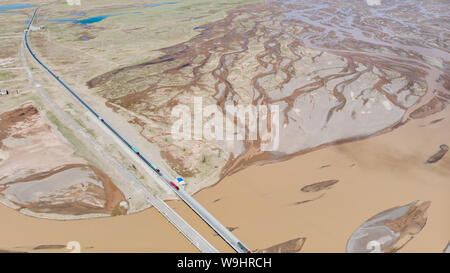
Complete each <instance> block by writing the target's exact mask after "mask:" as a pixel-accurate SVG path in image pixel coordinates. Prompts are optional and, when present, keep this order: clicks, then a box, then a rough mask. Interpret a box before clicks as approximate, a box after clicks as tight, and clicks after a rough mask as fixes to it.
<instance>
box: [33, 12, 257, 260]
mask: <svg viewBox="0 0 450 273" xmlns="http://www.w3.org/2000/svg"><path fill="white" fill-rule="evenodd" d="M38 10H39V8H37V9H36V10H35V11H34V13H33V16H32V18H31V19H30V21H29V23H28V26H27V28H26V30H25V34H24V39H25V45H26V47H27V49H28V51H29V52H30V54H31V55H32V56H33V58H34V59H35V60H36V61H37V62H38V63H39V64H40V65H41V66H42V67H43V68H44V69H45V70H46V71H47V72H48V73H50V75H52V76H53V77H54V78H55V79H56V80H57V81H58V82H59V83H60V84H61V85H62V86H64V87H65V88H66V90H67V91H69V92H70V93H71V94H72V95H73V96H74V97H75V98H76V99H77V100H78V101H79V102H80V103H81V104H82V105H83V106H84V107H86V108H87V109H88V110H89V111H90V112H91V113H92V114H93V115H94V116H95V117H96V118H98V119H99V120H100V121H101V122H102V123H103V124H104V125H105V126H106V127H107V128H108V129H109V130H110V131H111V132H112V133H113V134H114V135H115V136H116V137H118V138H119V139H120V140H121V141H122V142H123V143H124V144H125V145H126V146H127V147H128V148H129V149H131V150H132V151H133V152H134V153H136V154H137V156H138V157H139V158H140V159H141V160H142V161H144V163H145V164H147V165H148V166H149V167H150V168H151V169H152V170H153V171H155V172H156V173H157V174H158V175H159V176H160V178H161V179H162V180H163V181H164V182H165V183H166V184H167V185H168V186H169V187H171V188H172V189H173V191H174V192H175V193H176V194H177V195H178V197H180V199H181V200H183V201H184V202H185V203H186V204H187V205H188V206H189V207H190V208H191V209H192V210H193V211H194V212H195V213H197V215H198V216H200V218H202V219H203V221H205V222H206V223H207V224H208V225H209V226H210V227H211V228H212V229H213V230H214V231H215V232H216V233H217V234H218V235H219V236H220V237H222V239H224V240H225V242H227V243H228V244H229V245H230V246H231V247H232V248H233V249H234V250H235V251H236V252H238V253H247V252H250V250H249V249H248V248H247V247H246V246H245V245H244V244H243V243H242V242H241V241H239V239H238V238H237V237H236V236H234V234H233V233H231V232H230V231H229V230H228V229H227V228H226V227H225V226H224V225H222V223H220V222H219V221H218V220H217V219H216V218H215V217H214V216H213V215H212V214H211V213H209V212H208V211H207V210H206V209H205V208H204V207H203V206H202V205H201V204H200V203H198V202H197V200H195V199H194V198H193V197H192V196H191V195H190V194H188V193H187V192H186V191H184V189H183V188H182V187H179V189H176V188H175V187H173V186H172V185H171V184H170V183H171V182H172V181H174V183H177V182H175V181H176V180H175V179H173V177H170V176H169V175H165V174H164V173H163V172H162V171H161V170H159V169H158V168H157V167H156V166H155V165H153V164H152V163H151V162H150V161H149V160H148V159H147V158H146V157H145V156H144V155H143V154H142V153H141V152H139V151H138V150H137V149H136V148H135V147H134V146H133V145H131V143H130V142H128V141H127V140H126V139H125V138H124V137H123V136H122V135H121V134H120V133H119V132H118V131H117V130H115V129H114V128H113V127H112V126H111V124H109V123H108V122H107V121H106V120H104V119H103V118H102V117H101V116H100V115H99V114H98V113H97V112H96V111H95V110H94V109H93V108H92V107H91V106H90V105H89V104H88V103H87V102H86V101H84V100H83V99H82V98H81V97H80V96H79V95H78V94H77V93H76V92H75V91H73V90H72V89H71V88H70V87H69V86H68V85H67V84H66V83H65V82H64V81H62V80H61V79H60V78H59V77H58V76H56V74H55V73H53V71H52V70H50V69H49V68H48V67H47V66H46V65H45V64H44V63H42V62H41V60H40V59H39V58H38V57H37V56H36V54H35V53H34V52H33V50H32V49H31V47H30V45H29V44H28V34H29V32H30V27H31V25H32V24H33V21H34V19H35V17H36V14H37V11H38Z"/></svg>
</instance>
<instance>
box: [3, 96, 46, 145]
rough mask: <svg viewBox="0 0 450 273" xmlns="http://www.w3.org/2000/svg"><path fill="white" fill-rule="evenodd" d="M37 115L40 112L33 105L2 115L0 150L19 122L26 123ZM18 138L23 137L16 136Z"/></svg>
mask: <svg viewBox="0 0 450 273" xmlns="http://www.w3.org/2000/svg"><path fill="white" fill-rule="evenodd" d="M37 114H38V110H37V109H36V107H34V106H33V105H28V106H26V107H23V108H17V109H14V110H11V111H8V112H4V113H2V114H0V149H1V148H2V140H3V139H5V138H6V137H7V136H8V135H9V133H10V132H11V128H12V126H14V125H15V124H16V123H18V122H25V121H27V120H29V119H30V118H32V117H35V116H36V115H37ZM16 137H22V136H19V135H16Z"/></svg>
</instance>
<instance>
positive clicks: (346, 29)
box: [0, 0, 450, 252]
mask: <svg viewBox="0 0 450 273" xmlns="http://www.w3.org/2000/svg"><path fill="white" fill-rule="evenodd" d="M13 2H17V3H19V2H20V1H13ZM147 2H148V1H137V0H136V1H128V2H124V1H119V0H112V1H107V2H106V1H100V0H93V1H82V3H81V5H69V4H68V2H66V1H56V2H50V1H44V0H40V1H35V2H33V3H32V4H33V5H36V6H40V10H39V16H38V17H37V19H36V21H35V23H34V25H35V27H36V29H35V30H32V32H31V34H30V43H31V44H32V46H33V48H34V49H35V50H36V52H37V54H38V55H39V57H40V58H41V59H42V60H43V62H44V63H46V64H48V65H49V66H50V67H51V68H52V69H53V70H54V71H55V72H56V73H57V74H58V75H59V76H60V77H61V78H62V79H64V81H65V82H66V83H68V84H69V85H70V86H71V87H72V88H73V89H75V90H77V92H79V94H81V95H82V96H83V98H84V99H85V100H86V101H88V102H89V103H90V104H91V105H93V106H94V107H95V108H96V109H97V111H99V113H100V114H101V115H102V116H103V117H105V119H107V120H110V121H111V123H112V125H113V126H114V127H115V128H118V129H119V131H121V132H123V134H124V136H125V137H126V138H127V139H130V140H131V141H133V143H137V144H138V145H139V147H140V149H141V150H142V151H143V152H145V153H146V154H148V155H151V159H152V162H155V163H156V164H157V165H159V166H162V167H164V168H166V169H168V170H169V171H170V172H171V174H172V175H173V176H181V177H183V178H184V179H185V181H186V182H187V184H186V187H185V189H186V190H187V191H188V192H189V193H192V194H194V193H195V195H194V197H195V198H196V199H198V201H199V202H200V203H201V204H202V205H204V206H205V207H206V208H207V209H208V210H209V211H210V212H211V213H212V214H213V215H214V216H216V217H217V218H218V219H219V220H220V221H221V222H222V223H223V224H224V225H225V226H226V227H228V229H229V230H230V231H232V232H233V234H236V236H237V237H239V238H240V239H242V241H243V242H245V243H246V244H247V245H248V246H249V247H250V248H251V249H252V250H254V251H259V252H329V251H331V252H343V251H347V252H381V251H384V252H402V251H406V252H442V249H444V248H445V247H446V245H447V244H448V241H449V240H450V233H449V231H450V218H449V217H448V208H449V207H450V200H449V199H448V196H449V194H450V179H449V177H450V176H449V175H450V171H449V170H450V169H449V166H450V161H449V160H450V159H449V155H448V153H447V152H448V145H450V120H449V119H448V117H449V113H450V112H449V111H450V110H449V107H448V104H449V102H450V30H449V29H450V16H449V13H450V8H449V5H448V3H447V2H446V1H440V0H430V1H425V2H423V1H418V0H408V1H394V0H389V1H387V0H381V1H362V0H350V1H331V0H330V1H328V0H320V1H303V0H288V1H257V0H254V1H253V0H245V1H207V0H192V1H179V2H161V3H160V2H155V1H151V3H150V2H148V3H147ZM20 4H23V3H21V2H20ZM30 4H31V3H30ZM33 10H34V9H33V7H27V8H24V9H19V10H17V11H14V12H12V13H0V27H1V28H6V27H7V26H9V25H11V26H12V27H11V28H9V32H8V33H6V32H5V34H2V37H1V40H2V41H3V40H5V41H6V43H2V44H1V45H0V84H1V85H2V86H1V89H3V88H6V89H8V90H10V91H11V92H10V94H9V95H8V96H2V97H0V129H1V131H0V201H1V202H2V203H3V204H6V205H7V206H8V207H11V208H13V209H16V210H18V211H20V212H22V213H24V214H27V215H32V216H36V217H43V218H53V219H65V220H68V219H79V218H91V217H100V216H117V215H124V214H131V213H135V212H139V211H141V210H143V209H145V208H147V207H149V204H148V203H147V202H146V201H145V200H144V199H143V197H142V196H141V195H139V194H140V193H139V191H137V190H136V189H134V188H133V187H132V186H131V184H130V183H129V182H127V178H126V175H123V173H124V172H123V171H117V170H114V165H111V164H110V163H109V162H110V161H111V160H110V161H108V160H105V158H104V157H103V156H102V153H97V152H96V151H94V149H93V148H92V147H94V146H95V145H94V146H91V145H90V144H89V143H91V142H95V143H100V146H101V149H103V150H104V153H108V155H110V156H111V157H112V158H114V160H116V161H117V162H119V164H121V165H122V166H124V168H125V170H126V172H127V173H130V174H132V175H133V176H134V177H136V179H137V180H139V181H140V182H141V183H143V185H144V187H145V188H147V189H150V190H151V191H152V192H154V193H155V194H156V195H158V196H159V197H161V198H164V199H166V200H172V201H169V202H168V204H169V206H170V207H172V208H173V209H175V211H176V212H178V213H179V214H180V215H181V216H182V217H183V218H185V219H186V220H187V221H188V222H189V223H190V224H191V225H193V226H194V227H195V228H196V229H197V230H198V231H199V232H200V233H201V234H202V235H203V236H204V237H205V238H206V239H207V240H208V241H209V242H211V243H212V244H213V245H215V246H216V247H217V248H218V249H219V250H220V251H231V248H230V247H229V246H227V245H226V244H225V243H224V242H223V241H221V239H220V237H218V236H216V234H215V233H214V231H212V230H211V229H210V228H209V227H208V226H207V225H206V224H205V223H203V222H202V221H201V220H200V219H199V218H198V217H197V215H195V214H194V213H193V212H192V211H190V209H189V208H188V207H187V206H186V205H185V204H183V203H181V202H180V201H176V197H175V195H174V194H173V193H171V192H170V191H167V190H166V189H165V188H164V187H161V185H159V184H158V183H155V181H154V180H153V178H152V177H151V176H149V175H148V174H146V172H145V171H143V169H142V167H141V166H139V165H138V164H136V163H135V162H134V161H133V160H131V159H129V158H128V155H127V154H126V153H124V152H123V150H121V149H120V148H118V147H117V145H116V143H115V142H114V141H113V140H112V138H111V136H110V135H107V134H105V133H104V132H102V131H101V130H99V129H98V128H97V127H95V126H94V125H95V121H93V120H92V119H90V118H89V115H86V112H85V110H83V108H82V107H80V105H78V104H76V103H74V102H73V99H72V98H71V97H70V95H68V94H64V93H63V91H62V90H61V88H60V87H59V86H58V84H57V83H55V81H52V79H51V78H50V77H49V76H48V75H47V74H46V73H44V72H43V71H42V69H40V68H39V66H37V65H36V63H35V62H34V61H33V60H31V58H30V57H29V56H25V55H26V53H25V51H21V50H20V49H21V48H23V45H22V44H21V43H22V32H23V29H24V28H25V27H26V25H25V24H24V21H25V20H27V19H26V18H30V17H29V16H30V15H31V14H32V11H33ZM24 60H25V61H24ZM28 66H29V70H30V71H31V72H30V73H31V74H33V77H34V78H35V79H36V80H37V81H39V82H40V83H41V84H40V85H43V87H39V86H38V87H36V84H35V83H33V81H34V79H33V77H31V76H30V73H27V69H25V68H28ZM40 88H43V89H44V91H39V90H40ZM14 90H19V91H20V92H19V91H18V92H14ZM46 94H48V95H46ZM200 97H201V98H202V102H203V104H204V105H215V106H216V107H217V109H219V111H220V112H221V113H225V112H226V107H227V106H229V105H253V106H260V105H270V106H274V105H275V106H278V107H279V109H280V115H279V120H278V124H277V125H279V126H278V130H279V132H278V133H279V139H278V140H279V145H278V146H277V147H276V149H273V150H267V149H264V148H263V146H264V145H265V144H266V143H265V141H264V140H263V139H262V136H258V138H257V139H255V140H250V139H243V140H236V139H233V140H229V139H225V140H224V138H222V139H205V138H200V139H196V138H190V139H181V140H178V139H177V140H175V139H173V136H172V134H171V128H172V125H173V124H174V122H175V121H176V117H174V116H173V115H172V110H173V109H174V107H176V106H178V105H186V106H187V107H188V108H189V109H193V108H194V99H195V98H200ZM48 98H50V100H51V101H52V103H54V104H55V105H56V106H55V105H53V104H52V103H49V102H48V101H47V100H48ZM56 107H57V108H58V109H60V110H59V111H60V112H63V113H65V114H61V113H60V114H57V111H56V110H55V109H56ZM55 111H56V113H55ZM64 115H68V116H69V119H70V120H72V121H74V122H75V123H76V124H78V125H77V126H81V128H84V129H83V131H84V133H79V132H78V130H77V129H74V128H72V127H70V126H69V125H68V124H70V122H67V120H65V118H64V117H65V116H64ZM205 118H208V117H205ZM209 118H210V117H209ZM231 122H232V123H234V124H235V125H236V126H237V128H241V129H243V130H244V132H246V133H248V132H249V129H248V128H249V126H250V122H247V121H246V120H244V121H242V120H239V119H237V120H234V119H233V120H232V121H231ZM68 127H70V128H68ZM274 130H275V129H274V128H272V132H271V133H273V131H274ZM83 135H88V137H89V139H90V140H89V141H88V140H86V139H85V138H83V137H82V136H83ZM95 147H97V148H98V145H97V146H95ZM97 148H96V149H97ZM2 211H4V210H3V209H2ZM0 217H2V215H0ZM5 217H6V218H10V219H13V218H15V217H16V216H13V215H11V214H7V215H5ZM17 217H19V216H17ZM23 217H29V216H23V215H21V216H20V217H19V218H17V219H18V221H21V222H28V220H26V218H23ZM127 217H134V218H133V219H134V220H133V223H134V224H136V225H139V224H142V225H148V226H150V225H152V224H153V222H152V221H156V220H155V219H159V218H158V217H160V216H157V212H156V210H155V209H149V210H147V211H144V212H139V213H137V214H135V215H127V216H120V217H117V218H118V219H112V220H106V219H103V220H102V219H95V220H82V221H93V222H90V223H89V224H86V225H89V226H95V225H96V224H98V225H101V223H108V225H111V227H114V229H117V230H119V229H120V228H123V227H124V226H126V224H125V222H126V220H124V219H126V218H127ZM160 220H161V219H160ZM46 221H49V220H46ZM102 221H104V222H102ZM134 221H135V222H134ZM30 222H31V220H30ZM32 222H33V223H32V225H35V226H37V227H39V226H40V225H41V224H40V223H39V220H38V219H33V221H32ZM81 223H82V222H74V223H73V224H70V223H67V224H66V223H64V224H61V226H62V225H66V226H67V228H69V229H71V230H74V229H75V227H76V226H78V225H82V224H81ZM84 223H85V222H83V225H84ZM30 225H31V223H30ZM58 225H59V224H58ZM58 225H57V226H58ZM156 225H157V226H158V228H157V229H159V230H161V232H162V234H164V228H162V227H163V226H166V225H168V223H167V221H166V222H164V220H163V221H160V222H159V223H158V224H156ZM6 229H7V230H11V227H9V229H8V228H6ZM55 229H56V227H55ZM37 230H39V228H37ZM255 230H258V232H254V231H255ZM173 231H174V230H173ZM9 232H13V231H9ZM170 232H172V230H171V231H168V232H167V234H169V233H170ZM32 233H33V232H32ZM34 234H36V236H37V238H40V240H33V243H30V244H35V243H36V244H38V245H42V246H43V247H41V248H38V249H37V250H44V249H47V250H48V249H51V246H52V245H53V246H54V245H58V246H65V243H66V242H65V241H64V242H62V240H66V239H67V240H66V241H69V240H71V239H69V238H67V237H53V238H54V240H52V239H51V238H50V237H52V236H53V235H51V234H50V235H49V236H50V237H49V239H47V238H45V235H44V234H43V233H39V231H36V232H34ZM78 235H79V236H81V237H82V238H83V239H82V240H83V243H84V244H85V245H86V244H90V245H92V247H93V248H92V251H102V250H101V249H108V250H107V251H113V249H109V248H108V247H109V244H105V243H104V242H101V240H100V239H96V240H94V239H93V236H92V235H89V236H86V235H82V234H78ZM141 235H142V233H137V234H135V235H133V236H136V237H133V238H135V239H134V240H132V242H131V243H130V244H127V243H126V242H125V241H121V242H120V243H118V244H119V245H120V246H118V251H121V250H122V249H127V251H133V249H134V248H133V247H138V248H139V251H141V250H142V251H147V250H148V251H158V247H159V246H160V245H161V244H162V242H163V240H162V239H160V238H157V237H152V238H153V239H152V240H155V243H156V245H155V247H148V248H147V247H144V248H143V247H142V246H141V245H139V244H140V242H139V241H138V239H137V236H141ZM30 236H31V235H30ZM108 236H110V237H108ZM152 236H153V235H152ZM161 236H164V237H167V236H168V235H161ZM13 237H14V236H13ZM14 238H16V237H14ZM104 239H105V240H113V241H114V236H113V235H112V234H109V235H107V236H105V237H104ZM43 240H44V241H45V242H44V241H43ZM91 240H94V241H95V243H94V242H93V241H92V242H93V243H92V244H91V243H90V241H91ZM171 240H172V239H169V241H171ZM172 241H173V244H175V245H172V246H171V247H170V248H164V249H162V250H161V251H176V250H177V247H176V246H177V245H178V244H179V245H180V248H179V250H180V251H192V246H191V245H189V244H188V242H184V243H181V241H182V237H181V235H179V236H178V237H176V239H173V240H172ZM4 242H6V241H2V239H0V250H1V249H4V250H11V248H13V247H17V246H19V244H14V242H13V241H11V240H10V241H8V243H4ZM20 244H26V242H25V241H21V243H20ZM46 245H47V247H46ZM106 245H108V247H107V246H106ZM138 245H139V246H138ZM57 248H58V247H57ZM61 248H62V247H61ZM22 250H23V251H29V250H31V247H29V248H27V249H26V250H24V249H22ZM85 250H86V251H89V250H88V249H85Z"/></svg>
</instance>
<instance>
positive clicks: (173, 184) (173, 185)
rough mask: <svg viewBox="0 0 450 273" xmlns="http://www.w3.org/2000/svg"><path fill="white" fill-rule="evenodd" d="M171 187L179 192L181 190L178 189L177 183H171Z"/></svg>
mask: <svg viewBox="0 0 450 273" xmlns="http://www.w3.org/2000/svg"><path fill="white" fill-rule="evenodd" d="M170 185H172V187H174V188H175V189H176V190H177V191H178V190H180V187H178V186H177V185H176V184H175V183H173V182H170Z"/></svg>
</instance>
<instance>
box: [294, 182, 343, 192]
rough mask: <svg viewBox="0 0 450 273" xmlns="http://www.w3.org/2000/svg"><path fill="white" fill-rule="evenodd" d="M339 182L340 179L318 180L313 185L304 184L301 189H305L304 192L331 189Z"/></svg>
mask: <svg viewBox="0 0 450 273" xmlns="http://www.w3.org/2000/svg"><path fill="white" fill-rule="evenodd" d="M337 182H339V180H335V179H334V180H326V181H322V182H317V183H314V184H311V185H307V186H304V187H303V188H301V191H303V192H318V191H321V190H325V189H329V188H330V187H332V186H333V185H334V184H336V183H337Z"/></svg>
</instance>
